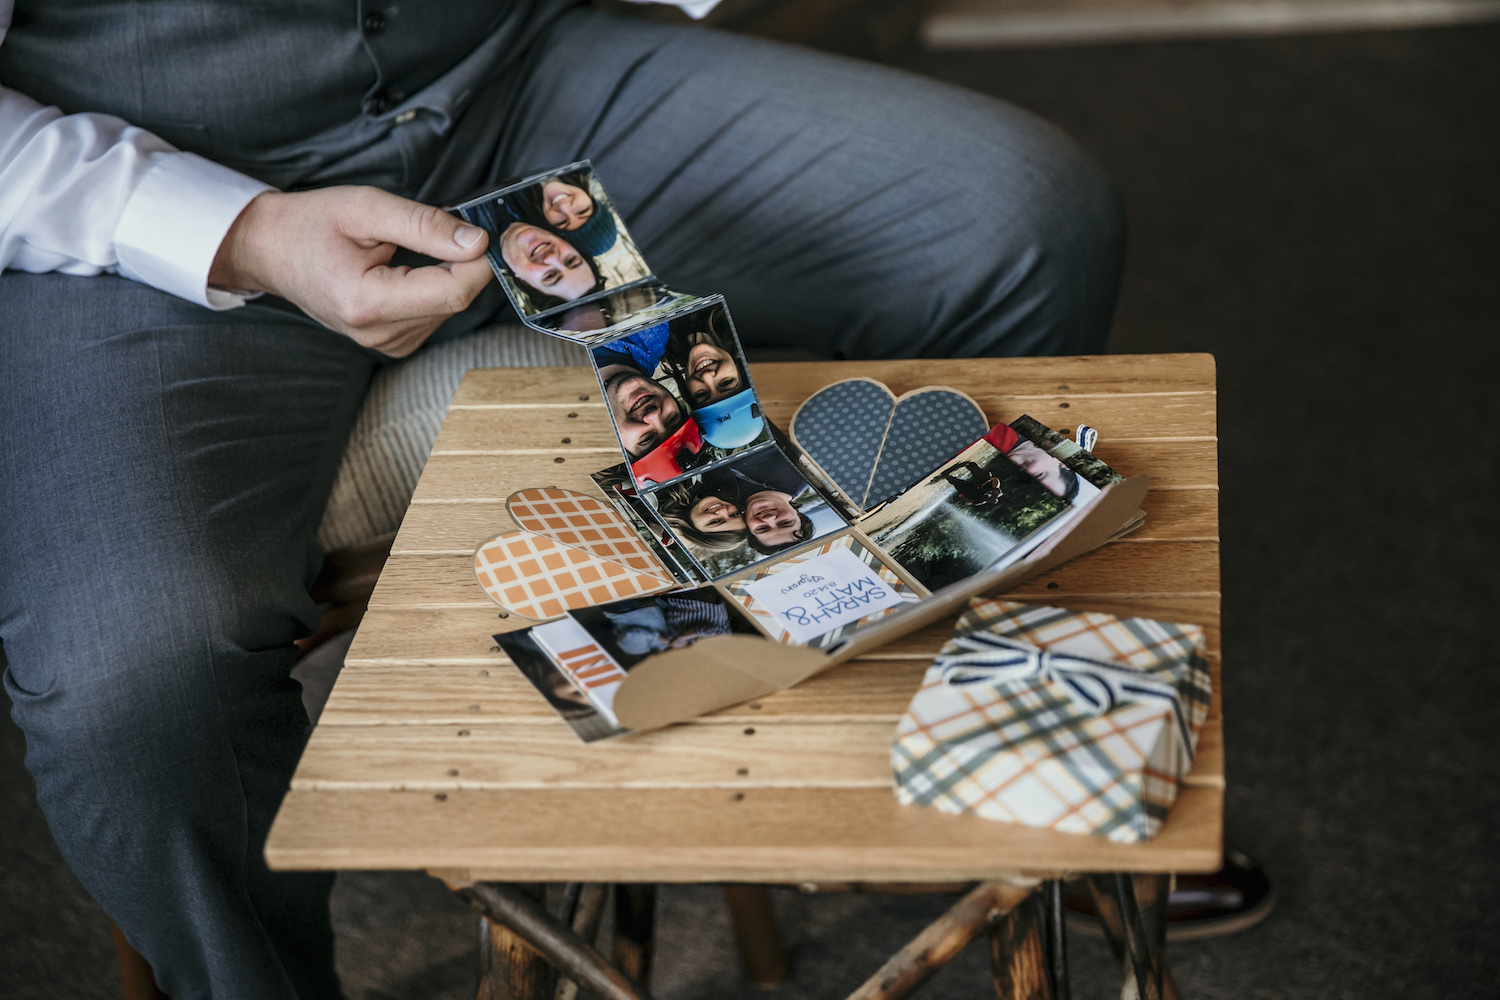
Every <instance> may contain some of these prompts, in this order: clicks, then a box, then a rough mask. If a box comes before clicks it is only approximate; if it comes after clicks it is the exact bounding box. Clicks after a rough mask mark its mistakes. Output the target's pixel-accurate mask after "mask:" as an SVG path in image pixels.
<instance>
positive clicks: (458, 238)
mask: <svg viewBox="0 0 1500 1000" xmlns="http://www.w3.org/2000/svg"><path fill="white" fill-rule="evenodd" d="M483 235H484V230H482V229H480V228H478V227H476V226H459V227H458V228H457V229H455V230H454V231H453V242H454V243H457V244H458V245H459V246H461V247H463V248H464V249H465V250H467V249H469V247H471V246H473V245H474V244H476V243H478V242H479V237H481V236H483Z"/></svg>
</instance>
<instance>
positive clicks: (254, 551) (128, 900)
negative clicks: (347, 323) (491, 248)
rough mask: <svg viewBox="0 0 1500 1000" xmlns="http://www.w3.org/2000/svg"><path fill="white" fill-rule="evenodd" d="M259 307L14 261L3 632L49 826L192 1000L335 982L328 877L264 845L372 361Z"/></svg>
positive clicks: (179, 992)
mask: <svg viewBox="0 0 1500 1000" xmlns="http://www.w3.org/2000/svg"><path fill="white" fill-rule="evenodd" d="M372 367H373V362H372V360H371V358H370V356H369V355H368V354H367V353H366V352H365V351H363V350H362V349H360V348H358V347H356V346H355V345H354V344H353V343H352V342H350V341H348V340H347V339H345V338H343V337H339V336H337V335H335V334H333V333H330V332H328V331H326V330H322V329H321V328H319V327H317V326H316V325H314V324H312V323H311V322H309V321H307V320H306V319H304V318H301V317H299V316H297V315H296V314H293V313H290V312H286V311H282V310H279V309H277V308H275V307H274V306H271V305H264V304H252V305H251V306H249V307H247V308H245V309H242V310H235V311H233V312H229V313H220V314H215V313H211V312H209V311H207V310H204V309H201V308H199V307H197V306H193V305H190V304H188V303H185V302H182V301H180V300H177V299H174V298H172V297H171V296H168V295H165V294H162V293H159V292H156V291H155V290H153V289H150V288H147V287H145V286H143V285H138V284H135V283H134V282H130V281H126V280H123V279H119V278H112V277H101V278H74V277H66V276H60V275H40V276H36V275H25V274H16V273H7V274H5V275H3V276H0V371H4V372H5V373H6V374H7V384H6V387H5V389H4V391H3V392H0V462H3V463H4V473H3V475H0V511H3V514H0V641H3V643H4V646H5V652H6V657H7V659H8V661H9V668H8V670H7V672H6V675H5V684H6V688H7V691H8V693H9V695H10V697H11V699H12V700H13V702H14V708H13V717H14V718H15V720H16V722H17V723H18V724H19V725H20V727H21V729H22V730H23V731H24V732H25V734H26V744H27V755H26V763H27V767H28V768H29V769H30V771H31V773H32V774H33V776H34V777H35V779H36V785H37V797H38V800H39V802H40V804H41V806H42V809H43V810H44V812H45V813H46V815H47V820H48V823H49V825H50V827H51V830H52V833H53V836H54V837H55V839H56V840H57V843H58V846H59V847H60V848H61V850H62V852H63V855H64V857H65V858H66V859H67V861H68V864H69V865H70V866H71V867H72V868H73V870H74V871H75V872H76V873H77V875H78V876H79V878H80V880H81V881H82V882H83V884H84V886H85V887H86V888H87V889H88V890H89V891H90V892H91V893H92V894H93V895H94V896H95V897H96V898H97V899H98V900H99V902H100V903H101V904H102V905H103V907H104V909H105V910H106V911H107V912H108V913H109V914H110V916H111V917H113V918H114V919H115V921H116V922H117V923H118V924H119V926H120V927H121V928H122V929H123V930H124V932H125V934H126V936H127V937H128V938H129V940H130V941H131V943H132V944H133V945H134V946H135V947H136V949H137V950H139V951H140V952H141V953H142V954H143V955H144V956H145V957H146V958H147V960H148V961H150V962H151V964H152V966H153V967H154V969H155V970H156V974H157V977H158V979H159V981H160V983H161V985H162V986H163V988H164V989H166V990H167V992H168V993H170V994H171V995H172V996H173V997H175V998H178V1000H189V998H199V997H209V996H212V997H214V998H215V1000H226V998H235V997H245V998H255V1000H268V998H292V997H302V998H303V1000H308V998H315V997H316V998H322V997H334V996H337V994H338V986H337V980H336V978H335V976H334V972H333V965H332V932H331V928H330V926H329V922H328V912H327V895H328V891H329V889H330V887H331V884H332V877H331V876H323V875H286V874H273V873H271V872H269V871H268V870H267V868H266V866H265V863H264V861H263V860H262V846H263V842H264V840H265V836H266V832H267V830H268V828H269V826H270V822H271V819H272V817H273V815H274V813H275V809H276V807H277V806H278V805H279V803H280V800H281V797H282V795H283V794H284V793H285V790H286V787H287V783H288V780H289V778H290V776H291V772H292V769H293V768H294V766H295V763H296V760H297V756H298V754H299V752H300V750H301V747H302V745H303V743H304V742H305V740H306V737H307V732H308V723H307V718H306V715H305V713H304V712H303V710H302V706H301V703H300V698H299V691H298V687H297V685H296V683H295V682H294V681H292V680H291V679H290V678H289V676H288V674H289V671H290V669H291V666H292V663H293V661H294V659H295V657H296V650H295V648H294V647H293V646H292V640H293V639H295V638H297V637H299V636H302V635H305V634H307V633H308V632H309V631H310V629H311V628H312V627H313V625H314V624H315V623H316V620H317V612H316V608H315V607H314V605H313V603H312V601H311V600H310V598H309V597H308V596H307V592H306V586H307V584H308V582H309V581H310V579H311V574H312V572H313V571H314V570H315V568H316V566H317V563H318V553H317V551H316V547H315V544H314V542H313V531H314V529H315V528H316V526H317V521H318V517H319V515H320V514H321V510H322V501H323V499H324V497H325V496H326V492H327V489H328V483H329V481H330V479H331V476H332V474H333V471H334V468H335V467H336V463H337V460H338V457H339V454H340V451H341V448H342V443H343V440H344V437H345V435H346V432H347V428H348V426H349V424H350V422H351V420H352V417H353V414H354V412H355V408H356V405H357V402H358V399H359V396H360V393H361V392H362V390H363V388H364V385H365V384H366V383H367V381H368V378H369V376H370V373H371V371H372Z"/></svg>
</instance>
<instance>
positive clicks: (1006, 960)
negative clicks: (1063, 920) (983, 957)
mask: <svg viewBox="0 0 1500 1000" xmlns="http://www.w3.org/2000/svg"><path fill="white" fill-rule="evenodd" d="M1046 910H1047V908H1046V905H1045V900H1044V893H1041V892H1033V893H1032V894H1031V895H1029V896H1027V897H1026V898H1025V899H1023V900H1021V902H1019V903H1017V904H1016V905H1015V906H1014V907H1012V908H1011V911H1010V912H1009V913H1007V914H1006V915H1005V917H1004V919H1002V920H1001V921H1000V922H999V923H996V924H992V925H991V926H990V967H991V969H992V970H993V971H994V976H995V995H996V996H997V997H999V998H1000V1000H1053V996H1052V970H1051V963H1050V962H1049V961H1048V957H1049V956H1048V950H1047V920H1046Z"/></svg>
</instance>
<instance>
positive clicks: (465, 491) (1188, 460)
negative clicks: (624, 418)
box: [412, 418, 1217, 506]
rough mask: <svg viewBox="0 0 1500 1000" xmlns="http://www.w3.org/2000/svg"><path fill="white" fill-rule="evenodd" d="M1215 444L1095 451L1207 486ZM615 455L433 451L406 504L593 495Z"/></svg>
mask: <svg viewBox="0 0 1500 1000" xmlns="http://www.w3.org/2000/svg"><path fill="white" fill-rule="evenodd" d="M518 419H519V418H518ZM580 440H581V439H580ZM1216 447H1217V446H1216V444H1215V442H1214V440H1213V439H1212V438H1200V439H1193V440H1187V441H1128V440H1121V441H1113V442H1111V441H1105V442H1104V443H1101V444H1100V445H1099V448H1098V455H1099V457H1100V458H1102V459H1104V460H1105V461H1106V462H1108V463H1109V464H1110V465H1111V466H1113V467H1114V468H1115V469H1116V470H1117V471H1119V472H1120V473H1121V474H1123V475H1127V476H1133V475H1137V474H1140V473H1144V474H1146V475H1149V476H1150V477H1151V485H1152V487H1153V488H1155V489H1183V488H1188V487H1193V488H1202V487H1208V488H1212V487H1213V486H1214V483H1215V482H1216V477H1217V472H1216V457H1215V456H1216ZM619 454H620V452H619V449H618V448H617V447H614V446H610V447H608V448H603V447H595V448H584V447H582V446H581V445H577V444H572V445H559V446H558V447H556V448H543V449H539V450H533V451H524V452H517V451H510V452H496V453H493V454H442V453H439V454H435V455H433V456H432V457H431V458H430V459H428V461H427V467H426V468H425V469H424V470H423V472H422V480H421V482H420V483H418V485H417V490H416V493H415V494H414V495H413V498H412V502H413V503H414V504H416V505H418V506H421V505H422V504H429V503H434V502H452V501H454V500H459V501H463V502H472V501H474V500H504V499H505V498H506V497H508V496H510V494H511V493H512V492H514V491H515V490H516V489H521V488H522V486H521V484H524V483H529V484H532V485H539V486H559V487H563V488H565V489H572V490H582V491H584V492H587V493H593V492H596V488H595V486H594V481H593V480H592V479H591V478H589V476H590V474H591V473H593V472H597V471H599V470H600V469H604V468H607V467H609V466H610V465H611V464H613V463H614V461H615V459H617V458H618V457H619ZM559 460H560V461H559ZM507 484H509V485H507Z"/></svg>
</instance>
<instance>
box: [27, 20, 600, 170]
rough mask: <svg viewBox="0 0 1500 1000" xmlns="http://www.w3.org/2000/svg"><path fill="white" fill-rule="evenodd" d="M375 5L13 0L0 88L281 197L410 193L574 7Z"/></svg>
mask: <svg viewBox="0 0 1500 1000" xmlns="http://www.w3.org/2000/svg"><path fill="white" fill-rule="evenodd" d="M381 3H382V0H133V2H131V0H19V2H18V3H17V10H16V14H15V17H14V20H13V23H12V27H11V30H10V32H9V34H7V36H6V38H5V42H4V45H3V46H0V83H4V85H5V86H7V87H11V88H13V89H15V90H19V91H21V92H22V93H25V94H29V95H30V96H31V97H33V98H35V99H37V100H39V101H42V102H43V103H45V104H56V105H58V106H60V107H61V108H62V109H63V110H64V111H66V112H76V111H102V112H107V113H109V114H114V115H119V116H120V117H121V118H124V119H125V120H127V121H129V122H131V123H133V124H136V125H140V126H141V127H143V128H146V129H149V130H150V131H152V132H155V133H157V134H158V135H160V136H161V137H162V138H164V139H166V140H167V141H168V142H171V143H173V144H174V145H177V146H178V147H180V148H182V149H186V150H191V151H193V152H197V153H201V154H203V155H205V156H207V157H209V158H211V159H214V160H217V161H219V162H221V163H224V164H226V165H228V166H231V167H234V168H236V169H238V170H241V171H244V172H245V173H248V174H250V175H252V176H255V177H259V178H261V179H263V180H265V181H267V182H268V183H271V184H274V185H276V186H278V187H283V188H286V187H297V186H313V185H321V184H330V183H339V182H361V183H374V184H379V185H380V186H382V187H386V188H388V189H390V190H394V191H398V192H401V193H404V194H415V193H417V192H418V191H419V190H420V189H423V188H424V187H430V185H424V181H427V180H428V178H429V175H430V174H431V173H432V171H433V168H434V166H435V165H436V164H438V162H439V160H440V159H441V158H442V157H443V154H444V146H445V143H446V141H447V139H448V137H449V136H450V135H451V134H452V130H453V128H454V124H455V122H457V121H458V120H459V119H460V118H461V117H462V115H463V114H464V112H465V111H467V110H469V109H470V108H472V107H474V106H475V104H476V101H478V102H479V103H480V104H481V105H483V108H484V111H485V113H488V114H493V113H496V112H503V107H504V105H505V101H504V94H497V93H496V92H497V91H507V90H513V89H514V88H515V86H516V85H517V80H518V79H519V76H520V74H521V73H522V72H523V71H524V67H525V64H526V62H527V60H528V58H530V57H531V56H532V55H533V54H534V51H535V49H536V43H537V41H538V40H539V38H540V37H541V36H542V34H543V33H544V32H545V31H546V30H547V28H549V27H550V26H551V24H552V23H553V22H554V21H555V20H556V18H557V16H558V15H559V14H560V13H561V12H562V11H564V10H565V9H566V8H568V7H569V6H572V5H573V4H574V3H576V0H397V2H386V3H385V5H384V6H381ZM488 152H489V151H487V150H486V151H485V152H484V154H483V157H484V158H487V156H488ZM465 172H472V171H458V173H459V174H463V173H465ZM448 173H449V174H452V173H453V171H449V172H448ZM455 183H465V182H463V181H455ZM467 183H472V181H468V182H467ZM457 193H459V192H456V191H455V192H441V194H444V195H447V196H450V197H451V196H454V195H456V194H457Z"/></svg>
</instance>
